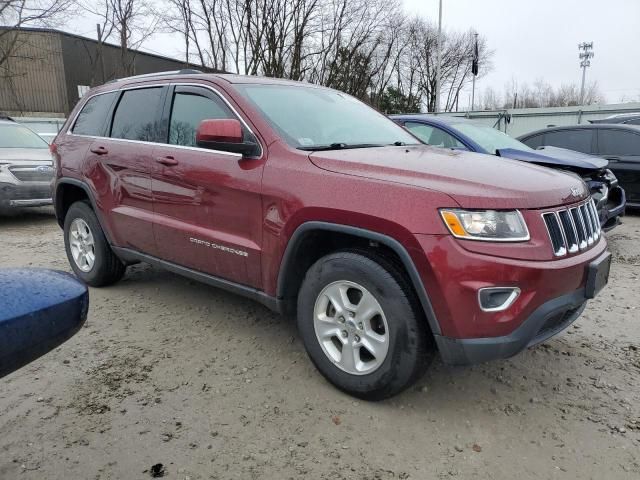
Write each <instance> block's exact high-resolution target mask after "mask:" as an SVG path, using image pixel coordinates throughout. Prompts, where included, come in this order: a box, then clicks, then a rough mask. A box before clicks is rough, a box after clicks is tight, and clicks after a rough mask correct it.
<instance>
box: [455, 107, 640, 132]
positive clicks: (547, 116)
mask: <svg viewBox="0 0 640 480" xmlns="http://www.w3.org/2000/svg"><path fill="white" fill-rule="evenodd" d="M633 112H640V102H635V103H618V104H610V105H586V106H581V107H550V108H516V109H512V110H493V111H474V112H453V113H447V115H453V116H456V117H465V118H469V119H473V120H476V121H478V122H481V123H484V124H486V125H489V126H492V127H495V128H498V129H500V130H502V131H503V132H505V133H508V134H509V135H511V136H512V137H518V136H520V135H522V134H525V133H529V132H532V131H534V130H538V129H540V128H546V127H549V126H554V125H557V126H561V125H576V124H580V123H588V121H589V120H597V119H600V118H606V117H608V116H611V115H617V114H620V113H633Z"/></svg>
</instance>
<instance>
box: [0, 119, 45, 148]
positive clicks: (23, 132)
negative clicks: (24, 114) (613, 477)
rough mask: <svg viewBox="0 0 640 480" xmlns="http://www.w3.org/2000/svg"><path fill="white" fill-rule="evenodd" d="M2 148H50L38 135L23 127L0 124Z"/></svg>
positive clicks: (0, 144)
mask: <svg viewBox="0 0 640 480" xmlns="http://www.w3.org/2000/svg"><path fill="white" fill-rule="evenodd" d="M0 148H49V145H48V144H47V142H45V141H44V140H43V139H42V138H40V137H39V136H38V135H36V134H35V133H33V132H32V131H31V130H29V129H28V128H27V127H23V126H22V125H18V124H13V123H6V124H0Z"/></svg>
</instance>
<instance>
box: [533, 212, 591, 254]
mask: <svg viewBox="0 0 640 480" xmlns="http://www.w3.org/2000/svg"><path fill="white" fill-rule="evenodd" d="M542 219H543V220H544V223H545V225H546V227H547V232H548V233H549V239H550V240H551V247H552V248H553V254H554V255H555V256H556V257H562V256H564V255H567V253H575V252H577V251H579V250H585V249H586V248H588V247H590V246H591V245H593V244H594V243H595V242H597V241H598V239H599V238H600V235H601V234H602V232H601V229H600V220H599V219H598V212H597V210H596V206H595V204H594V202H593V200H589V201H588V202H585V203H583V204H582V205H578V206H577V207H572V208H565V209H562V210H557V211H555V212H547V213H543V214H542Z"/></svg>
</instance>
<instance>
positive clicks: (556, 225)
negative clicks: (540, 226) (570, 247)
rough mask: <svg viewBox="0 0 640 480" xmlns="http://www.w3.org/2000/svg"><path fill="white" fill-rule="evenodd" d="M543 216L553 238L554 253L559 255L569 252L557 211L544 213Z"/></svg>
mask: <svg viewBox="0 0 640 480" xmlns="http://www.w3.org/2000/svg"><path fill="white" fill-rule="evenodd" d="M542 218H543V219H544V223H545V224H546V225H547V231H548V232H549V238H550V239H551V246H552V247H553V253H554V254H555V255H556V256H558V257H560V256H562V255H565V254H566V253H567V248H566V243H565V241H564V235H563V234H562V228H561V227H560V221H559V220H558V217H557V216H556V214H555V213H553V212H551V213H545V214H544V215H542Z"/></svg>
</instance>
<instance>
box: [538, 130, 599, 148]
mask: <svg viewBox="0 0 640 480" xmlns="http://www.w3.org/2000/svg"><path fill="white" fill-rule="evenodd" d="M593 132H594V130H556V131H551V132H546V133H545V134H544V144H545V145H552V146H554V147H560V148H566V149H569V150H575V151H576V152H583V153H591V142H592V140H593Z"/></svg>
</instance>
